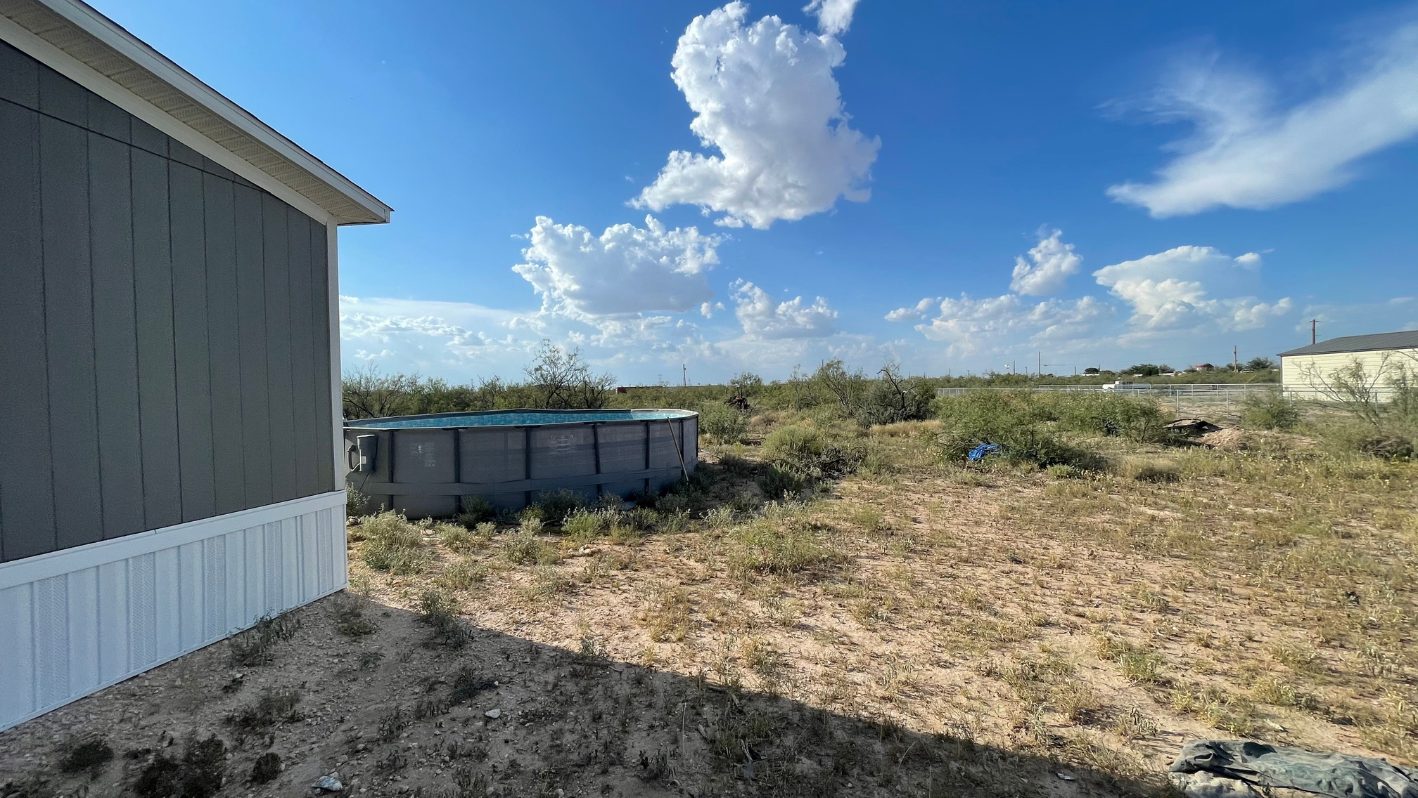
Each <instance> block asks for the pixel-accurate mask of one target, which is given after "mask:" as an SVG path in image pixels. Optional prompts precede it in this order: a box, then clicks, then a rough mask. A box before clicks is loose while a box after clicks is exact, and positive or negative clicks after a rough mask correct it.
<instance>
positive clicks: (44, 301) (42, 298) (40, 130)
mask: <svg viewBox="0 0 1418 798" xmlns="http://www.w3.org/2000/svg"><path fill="white" fill-rule="evenodd" d="M38 92H39V94H40V97H39V103H37V105H43V104H44V96H43V93H44V81H40V86H39V89H38ZM34 137H35V153H36V154H37V156H38V158H39V164H37V167H38V169H37V172H38V174H37V175H36V181H35V182H36V183H37V184H38V185H39V197H38V199H39V319H40V334H41V335H42V336H43V337H44V353H43V354H44V396H45V407H44V415H45V419H44V421H45V426H46V427H47V428H48V430H47V431H48V438H49V445H50V447H53V445H54V412H53V408H51V407H49V399H50V395H49V394H50V391H49V388H50V385H49V275H48V274H47V273H46V272H45V268H44V264H45V253H44V249H45V247H44V126H43V125H40V124H38V122H36V124H35V129H34ZM49 504H50V511H51V512H52V513H54V529H53V532H54V539H53V541H52V542H51V544H50V546H49V549H48V550H49V551H58V549H59V492H58V491H57V490H55V474H54V458H53V457H52V456H51V457H50V458H49ZM35 700H36V701H38V700H39V694H38V692H36V694H35Z"/></svg>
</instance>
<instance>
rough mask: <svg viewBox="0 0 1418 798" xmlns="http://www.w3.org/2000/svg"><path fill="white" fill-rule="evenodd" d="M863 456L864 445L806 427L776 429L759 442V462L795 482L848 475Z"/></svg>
mask: <svg viewBox="0 0 1418 798" xmlns="http://www.w3.org/2000/svg"><path fill="white" fill-rule="evenodd" d="M866 456H867V446H866V443H865V442H864V441H862V440H860V439H857V438H849V437H846V436H839V435H830V434H828V433H825V432H823V431H822V430H821V429H818V428H817V427H815V426H809V425H806V424H790V425H788V426H786V427H780V428H778V429H776V430H774V431H773V432H770V433H769V434H768V437H766V438H764V439H763V459H764V460H766V461H767V462H768V463H769V464H770V465H772V466H775V467H777V468H778V469H779V470H782V471H786V472H788V473H789V474H792V475H793V476H795V477H797V478H799V479H830V478H833V477H839V476H845V475H847V474H851V473H852V472H854V471H856V470H857V467H858V466H860V465H861V463H862V461H863V460H864V459H866Z"/></svg>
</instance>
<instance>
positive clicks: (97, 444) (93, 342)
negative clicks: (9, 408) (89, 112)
mask: <svg viewBox="0 0 1418 798" xmlns="http://www.w3.org/2000/svg"><path fill="white" fill-rule="evenodd" d="M87 99H88V98H87V97H86V98H85V100H87ZM93 176H94V159H93V142H92V141H91V140H90V139H89V137H88V136H87V135H85V136H84V178H85V179H84V205H85V206H86V207H85V210H87V211H88V213H86V214H85V215H84V223H85V224H86V225H87V226H88V238H89V322H90V324H89V329H90V331H91V332H90V335H89V349H90V350H91V351H92V352H93V358H94V432H95V433H96V434H95V435H94V453H95V454H96V455H97V456H98V468H97V469H96V471H97V472H98V521H99V530H98V539H99V540H106V539H107V538H108V516H107V515H106V514H105V513H104V509H105V508H104V497H103V432H102V430H103V425H102V423H101V422H100V421H99V409H98V408H99V404H100V403H101V401H102V400H100V399H99V395H98V336H99V331H98V313H97V307H96V305H95V303H96V302H97V300H96V299H95V298H94V205H93V202H94V195H93V183H92V181H93ZM129 218H132V211H131V209H130V211H129ZM95 577H97V574H95Z"/></svg>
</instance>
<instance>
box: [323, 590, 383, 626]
mask: <svg viewBox="0 0 1418 798" xmlns="http://www.w3.org/2000/svg"><path fill="white" fill-rule="evenodd" d="M331 614H332V615H333V616H334V618H335V631H337V632H339V633H340V634H342V635H344V636H345V637H365V636H367V635H372V634H374V633H375V632H376V631H377V630H378V629H379V625H378V624H376V623H375V622H374V621H372V620H370V619H369V618H368V617H366V616H365V614H364V601H363V600H362V599H358V598H355V597H354V596H351V595H349V594H348V593H344V594H341V595H339V596H337V597H335V600H334V602H332V604H331Z"/></svg>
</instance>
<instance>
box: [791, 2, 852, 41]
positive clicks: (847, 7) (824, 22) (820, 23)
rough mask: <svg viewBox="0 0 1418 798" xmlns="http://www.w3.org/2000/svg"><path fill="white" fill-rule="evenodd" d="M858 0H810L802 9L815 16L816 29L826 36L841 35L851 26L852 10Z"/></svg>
mask: <svg viewBox="0 0 1418 798" xmlns="http://www.w3.org/2000/svg"><path fill="white" fill-rule="evenodd" d="M858 2H859V0H812V2H811V3H808V4H807V5H805V6H803V11H806V12H807V13H809V14H812V15H813V16H815V17H817V29H818V30H820V31H822V32H823V33H825V34H827V35H828V36H841V35H842V34H844V33H846V32H847V29H848V28H850V27H852V12H853V11H856V9H857V3H858Z"/></svg>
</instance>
